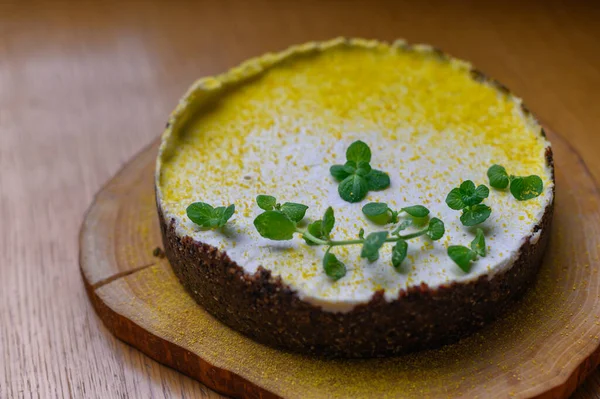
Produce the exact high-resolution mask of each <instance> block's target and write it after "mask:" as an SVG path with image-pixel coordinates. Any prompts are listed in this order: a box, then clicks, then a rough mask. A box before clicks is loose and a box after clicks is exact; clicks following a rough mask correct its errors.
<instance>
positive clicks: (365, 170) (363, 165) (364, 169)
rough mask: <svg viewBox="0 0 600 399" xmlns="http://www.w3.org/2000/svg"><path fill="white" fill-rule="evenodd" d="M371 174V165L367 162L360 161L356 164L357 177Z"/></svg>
mask: <svg viewBox="0 0 600 399" xmlns="http://www.w3.org/2000/svg"><path fill="white" fill-rule="evenodd" d="M369 172H371V165H369V163H368V162H365V161H360V162H359V163H358V168H357V169H356V174H357V175H359V176H363V177H364V176H366V175H368V174H369Z"/></svg>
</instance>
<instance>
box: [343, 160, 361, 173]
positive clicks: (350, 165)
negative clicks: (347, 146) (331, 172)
mask: <svg viewBox="0 0 600 399" xmlns="http://www.w3.org/2000/svg"><path fill="white" fill-rule="evenodd" d="M356 168H358V166H357V165H356V162H354V161H348V162H346V163H345V164H344V171H345V172H346V173H348V176H350V175H353V174H354V173H356Z"/></svg>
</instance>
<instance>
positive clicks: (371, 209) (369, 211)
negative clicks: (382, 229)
mask: <svg viewBox="0 0 600 399" xmlns="http://www.w3.org/2000/svg"><path fill="white" fill-rule="evenodd" d="M362 212H363V214H364V215H365V216H366V217H367V219H369V220H370V221H372V222H373V223H375V224H379V225H384V224H388V223H389V222H390V221H391V220H392V212H391V211H390V208H389V207H388V206H387V204H384V203H381V202H369V203H368V204H366V205H365V206H363V207H362Z"/></svg>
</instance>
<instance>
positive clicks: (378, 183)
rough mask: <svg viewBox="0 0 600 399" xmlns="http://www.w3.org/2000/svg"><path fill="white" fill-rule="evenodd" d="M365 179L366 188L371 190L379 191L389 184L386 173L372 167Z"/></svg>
mask: <svg viewBox="0 0 600 399" xmlns="http://www.w3.org/2000/svg"><path fill="white" fill-rule="evenodd" d="M365 179H366V180H367V184H368V188H369V190H372V191H379V190H383V189H386V188H388V187H389V186H390V177H389V176H388V174H387V173H385V172H382V171H380V170H376V169H372V170H371V172H369V174H368V175H366V176H365Z"/></svg>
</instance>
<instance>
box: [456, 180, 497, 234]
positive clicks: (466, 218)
mask: <svg viewBox="0 0 600 399" xmlns="http://www.w3.org/2000/svg"><path fill="white" fill-rule="evenodd" d="M489 194H490V190H489V188H487V187H486V186H484V185H483V184H481V185H479V186H477V187H475V183H473V182H472V181H471V180H466V181H464V182H462V183H461V185H460V187H457V188H453V189H452V191H450V193H448V196H447V197H446V204H448V206H449V207H450V208H451V209H454V210H457V211H459V210H462V214H461V215H460V221H461V223H462V224H463V225H464V226H475V225H477V224H480V223H483V222H484V221H485V220H486V219H487V218H488V217H490V214H491V213H492V208H490V207H489V206H487V205H485V204H482V203H481V202H482V201H483V200H484V199H486V198H487V197H488V196H489Z"/></svg>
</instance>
